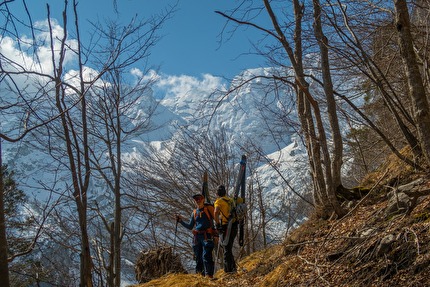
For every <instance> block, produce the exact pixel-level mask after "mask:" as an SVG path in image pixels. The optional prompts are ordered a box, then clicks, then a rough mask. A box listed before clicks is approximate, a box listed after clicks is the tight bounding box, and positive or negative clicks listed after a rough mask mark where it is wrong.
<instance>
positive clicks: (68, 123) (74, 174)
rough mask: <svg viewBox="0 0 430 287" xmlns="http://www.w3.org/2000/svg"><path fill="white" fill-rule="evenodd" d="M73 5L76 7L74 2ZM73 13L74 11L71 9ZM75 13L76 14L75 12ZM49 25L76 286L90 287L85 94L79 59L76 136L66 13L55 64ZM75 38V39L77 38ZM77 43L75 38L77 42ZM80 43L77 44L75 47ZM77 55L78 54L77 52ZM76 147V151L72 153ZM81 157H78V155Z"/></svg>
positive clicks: (90, 261) (90, 266) (90, 264)
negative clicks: (68, 85)
mask: <svg viewBox="0 0 430 287" xmlns="http://www.w3.org/2000/svg"><path fill="white" fill-rule="evenodd" d="M73 3H74V7H75V8H76V3H75V1H74V2H73ZM67 6H68V4H67V1H65V7H64V11H66V10H67ZM75 13H76V10H75ZM75 15H76V14H75ZM49 16H50V11H49V6H48V19H50V17H49ZM48 23H49V26H50V36H51V53H52V54H51V55H52V64H53V71H54V76H55V83H56V85H55V100H56V107H57V110H58V113H59V114H60V119H61V124H62V129H63V135H64V144H65V146H66V150H67V158H68V161H69V164H68V167H69V170H70V173H71V178H72V188H73V197H74V199H75V203H76V210H77V213H78V220H79V227H80V236H81V254H80V260H81V264H80V286H81V287H84V286H85V287H91V286H93V282H92V281H93V280H92V268H93V263H92V258H91V252H90V244H89V237H88V227H87V190H88V185H89V179H90V174H91V172H90V167H89V153H88V144H87V143H88V140H87V137H88V132H87V129H86V128H87V119H86V113H85V112H86V102H85V94H84V92H83V91H84V86H83V76H82V69H83V66H82V62H81V61H80V62H79V68H80V82H81V87H80V89H81V90H80V92H81V94H80V95H81V109H82V115H81V120H82V126H83V129H82V134H81V135H79V136H78V135H77V133H76V131H75V130H74V128H75V127H74V123H73V120H72V119H71V118H70V115H69V112H68V109H67V103H66V102H65V99H66V96H65V91H64V89H63V83H62V77H63V63H64V57H65V51H66V48H65V47H66V39H67V13H66V12H64V13H63V23H64V28H63V32H64V36H63V38H62V39H61V48H60V58H59V60H58V67H57V66H56V61H55V54H56V53H55V52H56V50H55V49H54V41H55V40H54V38H53V32H52V27H51V23H50V21H49V20H48ZM78 40H79V38H78ZM78 42H79V41H78ZM79 45H80V43H79V44H78V46H79ZM78 54H80V53H78ZM78 138H83V145H80V144H79V142H78ZM74 149H76V150H75V151H76V153H75V152H74ZM81 149H83V150H81ZM82 155H83V156H84V158H83V159H82V158H81V156H82Z"/></svg>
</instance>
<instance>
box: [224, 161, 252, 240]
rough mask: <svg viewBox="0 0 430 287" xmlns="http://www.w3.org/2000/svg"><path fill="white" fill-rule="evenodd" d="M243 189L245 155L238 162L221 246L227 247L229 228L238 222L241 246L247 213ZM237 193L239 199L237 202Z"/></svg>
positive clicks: (244, 182)
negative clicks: (231, 200)
mask: <svg viewBox="0 0 430 287" xmlns="http://www.w3.org/2000/svg"><path fill="white" fill-rule="evenodd" d="M245 187H246V155H242V159H241V160H240V167H239V173H238V175H237V180H236V185H235V188H234V196H233V202H232V206H231V207H230V216H229V218H228V224H227V230H226V232H225V237H224V239H223V242H222V245H223V246H227V244H228V241H229V239H230V232H231V227H232V225H233V222H234V221H238V222H239V245H240V246H243V237H244V226H245V216H246V212H247V208H246V204H245ZM239 192H240V199H241V200H239Z"/></svg>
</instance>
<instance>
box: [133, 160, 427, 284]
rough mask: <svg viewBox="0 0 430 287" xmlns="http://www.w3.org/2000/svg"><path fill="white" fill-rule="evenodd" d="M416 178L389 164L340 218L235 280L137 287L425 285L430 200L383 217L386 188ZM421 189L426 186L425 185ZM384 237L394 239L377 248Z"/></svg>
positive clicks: (308, 231)
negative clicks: (357, 202)
mask: <svg viewBox="0 0 430 287" xmlns="http://www.w3.org/2000/svg"><path fill="white" fill-rule="evenodd" d="M416 177H423V174H418V173H415V171H414V170H413V169H412V168H411V167H410V166H407V165H404V164H403V163H402V162H400V161H398V160H397V159H396V158H391V159H390V161H387V163H386V164H384V165H383V166H382V167H381V169H380V170H378V171H377V172H375V173H373V174H371V175H369V176H368V177H367V178H366V181H367V182H366V184H367V187H369V188H371V194H370V196H368V197H366V198H365V200H363V201H361V202H359V204H358V205H357V206H355V207H353V208H352V209H351V212H350V213H349V214H347V215H346V216H345V217H344V218H342V219H339V220H320V219H310V220H309V221H307V222H306V223H304V224H303V225H302V226H300V227H299V228H298V229H296V230H295V231H294V232H292V233H291V234H290V236H289V237H288V238H287V239H286V241H285V242H284V244H282V245H277V246H272V247H270V248H268V249H266V250H262V251H259V252H256V253H254V254H251V255H250V256H248V257H246V258H244V259H243V260H241V261H240V262H239V272H238V274H236V275H226V274H224V272H223V271H218V272H217V274H216V277H217V278H218V279H217V280H213V281H211V280H209V279H207V278H204V277H201V276H198V275H183V274H177V275H173V274H172V275H168V276H165V277H163V278H160V279H158V280H153V281H151V282H149V283H146V284H142V285H139V287H149V286H151V287H152V286H154V287H155V286H157V287H167V286H169V287H170V286H240V287H248V286H261V287H275V286H277V287H278V286H348V287H354V286H378V287H381V286H382V287H384V286H387V287H388V286H390V287H393V286H402V287H403V286H410V287H412V286H417V287H418V286H430V196H425V197H421V198H420V199H419V201H418V204H417V205H416V206H415V207H414V209H413V210H411V212H410V213H408V214H402V215H397V216H393V217H386V216H385V215H384V209H385V207H386V206H387V199H386V196H385V195H386V193H387V192H388V191H389V190H390V189H391V187H393V186H395V185H396V184H399V183H401V184H404V183H407V182H410V181H411V180H414V179H415V178H416ZM375 183H378V185H377V186H373V185H375ZM387 185H390V186H391V187H390V188H387ZM423 185H424V186H425V187H426V188H427V189H428V188H430V180H426V182H425V183H424V184H423ZM387 238H394V240H393V241H392V243H391V245H389V248H388V249H387V250H382V249H381V244H380V243H381V242H382V241H383V240H386V239H387Z"/></svg>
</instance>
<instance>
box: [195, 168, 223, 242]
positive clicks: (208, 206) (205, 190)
mask: <svg viewBox="0 0 430 287" xmlns="http://www.w3.org/2000/svg"><path fill="white" fill-rule="evenodd" d="M208 178H209V177H208V172H207V171H205V172H204V174H203V184H202V195H203V196H204V198H205V206H204V207H203V212H204V213H205V214H206V216H207V218H208V219H209V222H210V225H211V226H210V228H209V233H210V234H212V236H213V237H214V239H215V240H217V239H216V238H217V237H218V231H217V230H216V228H215V224H214V217H213V214H214V205H213V203H211V199H210V197H209V185H208ZM193 214H194V220H196V217H197V209H194V211H193Z"/></svg>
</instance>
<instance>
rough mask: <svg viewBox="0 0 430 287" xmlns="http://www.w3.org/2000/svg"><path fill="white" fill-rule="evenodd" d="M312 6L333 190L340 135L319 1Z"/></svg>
mask: <svg viewBox="0 0 430 287" xmlns="http://www.w3.org/2000/svg"><path fill="white" fill-rule="evenodd" d="M313 4H314V34H315V37H316V39H317V41H318V45H319V48H320V54H321V72H322V78H323V85H324V92H325V96H326V100H327V112H328V118H329V122H330V126H331V132H332V133H331V137H332V141H333V159H332V162H331V170H332V183H333V186H334V187H335V188H337V187H338V186H340V185H341V184H342V182H341V173H340V170H341V167H342V157H343V143H342V135H341V133H340V128H339V119H338V116H337V111H336V101H335V98H334V92H333V82H332V77H331V72H330V61H329V56H328V55H329V54H328V39H327V37H326V36H325V35H324V32H323V29H322V24H321V5H320V2H319V0H313Z"/></svg>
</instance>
